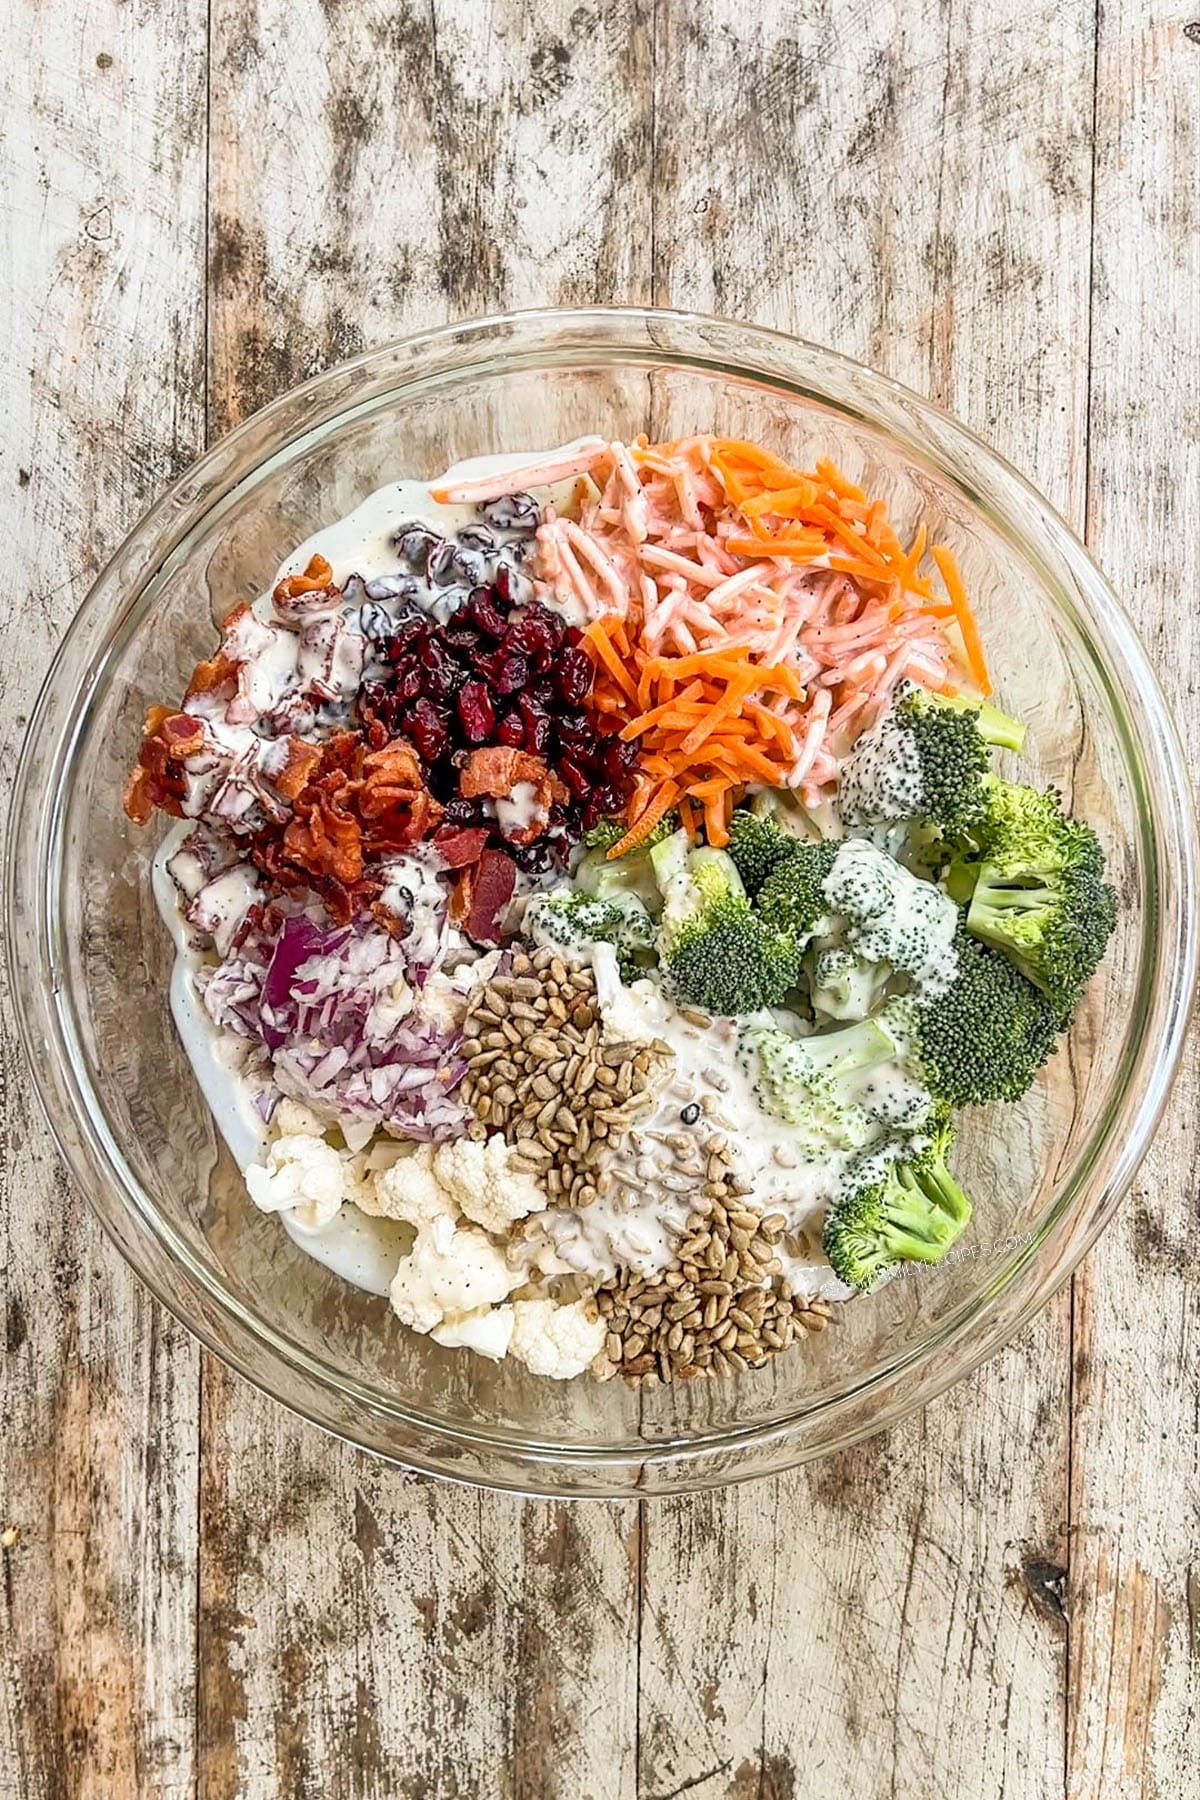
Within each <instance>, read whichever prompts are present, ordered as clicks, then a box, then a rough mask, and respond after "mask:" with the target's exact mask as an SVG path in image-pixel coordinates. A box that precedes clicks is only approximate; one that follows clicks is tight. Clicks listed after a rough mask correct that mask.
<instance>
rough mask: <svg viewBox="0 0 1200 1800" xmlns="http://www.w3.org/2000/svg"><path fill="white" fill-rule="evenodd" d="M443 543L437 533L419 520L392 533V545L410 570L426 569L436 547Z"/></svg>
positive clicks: (411, 521) (412, 521)
mask: <svg viewBox="0 0 1200 1800" xmlns="http://www.w3.org/2000/svg"><path fill="white" fill-rule="evenodd" d="M441 542H442V540H441V538H439V536H438V534H437V532H436V531H431V530H430V529H429V527H428V525H422V524H421V523H420V521H419V520H415V519H414V520H410V522H409V523H408V524H407V525H401V526H400V528H399V530H397V531H394V532H393V533H392V543H393V544H394V545H395V547H396V549H397V550H398V551H399V553H400V555H401V556H402V557H403V559H404V561H405V562H406V563H408V565H409V567H410V568H413V569H422V570H423V569H424V568H425V565H426V563H427V562H428V560H429V556H430V554H431V552H432V551H433V549H434V548H435V546H436V545H438V544H440V543H441Z"/></svg>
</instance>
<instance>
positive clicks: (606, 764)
mask: <svg viewBox="0 0 1200 1800" xmlns="http://www.w3.org/2000/svg"><path fill="white" fill-rule="evenodd" d="M637 758H638V747H637V743H636V742H635V741H631V742H629V743H625V742H624V740H623V739H621V738H619V737H610V738H605V739H604V749H603V752H602V753H601V756H600V765H601V767H602V768H603V770H604V773H605V774H606V775H607V777H608V779H609V780H610V781H621V780H623V779H624V777H625V776H626V775H628V773H629V771H630V770H631V769H632V768H633V765H634V763H635V762H636V761H637Z"/></svg>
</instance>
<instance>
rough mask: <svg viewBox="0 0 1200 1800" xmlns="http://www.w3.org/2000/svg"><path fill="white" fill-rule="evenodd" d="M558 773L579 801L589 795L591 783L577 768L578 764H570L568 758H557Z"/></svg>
mask: <svg viewBox="0 0 1200 1800" xmlns="http://www.w3.org/2000/svg"><path fill="white" fill-rule="evenodd" d="M558 773H559V774H560V775H561V776H562V778H563V780H564V781H565V782H566V784H567V786H568V787H569V788H570V790H571V792H572V793H573V794H575V795H576V796H577V797H578V798H579V799H581V800H582V799H583V797H584V795H585V794H590V793H591V791H592V783H591V781H590V780H589V778H588V777H587V776H586V775H585V774H584V772H583V770H582V769H581V768H580V767H579V764H578V763H574V762H572V761H571V758H570V757H569V756H560V757H559V759H558Z"/></svg>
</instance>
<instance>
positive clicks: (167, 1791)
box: [0, 0, 205, 1800]
mask: <svg viewBox="0 0 1200 1800" xmlns="http://www.w3.org/2000/svg"><path fill="white" fill-rule="evenodd" d="M204 40H205V20H204V9H203V6H199V7H197V6H196V5H194V4H192V3H191V0H153V3H150V4H146V5H144V6H141V7H139V8H137V9H131V8H129V7H126V6H124V5H120V4H117V3H116V0H97V4H96V5H94V6H91V7H89V8H88V9H87V11H86V14H85V13H82V12H81V11H80V9H79V8H78V7H77V6H75V5H73V4H71V3H70V0H49V3H48V4H45V5H41V6H38V7H36V8H35V7H32V6H28V7H22V8H18V9H14V10H13V11H11V12H10V14H9V28H8V36H7V39H6V46H5V50H6V54H5V58H4V66H3V70H2V71H0V87H2V88H3V95H4V97H3V103H2V108H3V117H4V121H5V125H4V134H5V140H6V141H5V154H6V171H7V176H6V180H5V182H4V184H3V196H2V198H0V207H2V208H3V224H2V227H0V229H2V231H3V237H4V241H5V243H6V245H7V246H8V247H9V250H10V259H9V260H8V262H7V263H6V273H5V284H4V300H5V307H6V313H7V317H6V323H5V330H4V332H3V348H2V349H0V396H2V397H0V408H2V410H3V415H4V418H5V421H6V430H5V442H4V449H3V454H2V458H0V470H2V474H0V482H2V491H3V494H4V503H5V508H6V518H7V525H8V529H7V534H6V542H7V545H8V555H9V562H10V567H13V568H15V569H16V570H17V571H19V573H18V575H17V578H16V580H15V582H13V581H10V584H9V590H8V593H7V594H6V597H5V598H6V602H7V604H6V606H5V608H4V615H3V618H2V620H0V631H2V633H3V639H2V641H3V652H4V653H3V655H2V656H0V713H2V716H3V748H2V751H0V758H2V762H3V768H4V771H5V775H6V777H10V776H11V772H12V769H13V766H14V763H15V756H16V747H17V743H18V741H19V735H20V734H19V729H18V728H19V726H20V725H21V724H23V722H24V715H25V713H26V712H27V711H28V709H29V706H30V704H31V701H32V698H33V695H34V693H35V691H36V687H37V684H38V682H39V680H40V679H41V676H42V673H43V672H44V669H45V666H46V663H47V661H48V659H49V655H50V651H51V648H52V646H53V644H54V642H55V640H56V639H57V638H58V636H59V634H60V633H61V631H62V629H63V627H64V625H65V624H66V623H67V621H68V620H69V619H70V617H71V614H72V612H73V611H74V609H75V608H76V606H77V605H78V604H79V601H80V600H81V599H82V597H83V593H84V591H85V589H86V586H87V583H88V582H89V580H90V579H91V578H92V576H94V575H95V573H96V572H97V570H98V568H99V566H100V565H101V564H102V563H103V562H104V560H105V559H106V558H107V556H108V555H109V554H110V552H111V551H112V550H113V549H115V547H116V545H117V544H118V543H119V541H120V539H121V537H122V536H123V535H124V533H125V532H126V531H127V530H128V529H129V527H130V526H131V525H132V524H133V523H134V521H135V520H136V518H137V516H138V514H139V513H140V512H141V511H142V510H143V509H144V507H145V506H146V505H148V504H149V502H150V500H151V499H152V498H153V497H154V496H155V495H156V494H157V492H158V491H159V490H160V489H161V488H162V487H163V486H164V485H165V483H166V482H167V481H168V480H169V479H170V478H171V477H172V475H174V474H175V473H177V472H178V470H179V469H180V468H181V467H183V466H184V465H185V464H186V463H187V462H188V461H190V460H191V458H192V457H193V456H194V455H195V454H196V452H197V450H198V449H199V448H200V445H201V442H202V438H203V385H202V381H201V368H202V347H203V281H202V274H203V259H204V250H203V218H204V152H203V132H204V67H205V63H204V55H205V52H204ZM10 1017H11V1015H10V1010H9V1008H8V1007H7V1005H0V1057H2V1072H3V1109H4V1125H3V1130H4V1141H5V1146H6V1154H5V1156H4V1159H3V1176H2V1177H0V1180H2V1182H3V1198H2V1200H0V1294H2V1300H0V1310H2V1311H3V1314H4V1327H5V1330H4V1352H3V1390H4V1406H3V1421H4V1428H3V1431H2V1432H0V1530H5V1529H8V1530H10V1531H14V1532H15V1533H16V1534H17V1535H16V1538H15V1541H14V1542H13V1543H12V1544H11V1546H10V1547H7V1548H5V1549H4V1550H2V1551H0V1559H2V1564H3V1567H2V1591H0V1794H3V1795H4V1796H5V1797H6V1800H52V1797H53V1800H59V1797H60V1796H62V1797H63V1800H66V1797H67V1796H88V1797H94V1800H113V1797H114V1796H116V1795H134V1794H142V1793H154V1794H156V1795H163V1796H172V1797H174V1796H178V1797H180V1800H182V1797H183V1796H185V1795H189V1794H191V1793H192V1791H193V1773H194V1762H193V1748H194V1744H193V1734H194V1709H193V1683H194V1655H193V1653H194V1633H195V1560H194V1555H195V1529H196V1475H197V1464H196V1416H197V1396H198V1358H197V1355H196V1351H195V1348H194V1346H193V1345H192V1343H191V1342H190V1340H189V1339H188V1338H187V1337H186V1335H185V1334H184V1333H183V1332H182V1331H181V1330H179V1329H178V1328H177V1327H176V1326H175V1325H174V1324H173V1323H172V1321H171V1320H170V1319H169V1318H168V1317H167V1315H166V1314H165V1313H162V1312H161V1311H159V1309H158V1308H157V1307H156V1306H155V1305H154V1304H153V1303H152V1302H151V1301H150V1300H149V1298H148V1296H147V1295H146V1294H145V1292H144V1291H143V1290H142V1289H141V1288H140V1287H139V1286H138V1284H137V1283H136V1282H135V1281H134V1279H133V1277H132V1276H131V1275H130V1274H129V1273H128V1272H127V1271H126V1269H125V1267H124V1265H123V1264H122V1262H121V1260H120V1258H119V1257H118V1256H117V1254H116V1252H115V1251H114V1250H112V1249H111V1248H110V1247H109V1246H108V1244H107V1243H105V1242H104V1240H103V1238H102V1236H101V1234H100V1231H99V1228H98V1227H97V1226H96V1225H95V1224H94V1223H93V1221H92V1219H91V1216H90V1214H88V1213H87V1212H86V1210H85V1209H84V1208H83V1205H82V1203H81V1201H80V1198H79V1196H78V1195H77V1194H75V1193H74V1192H73V1191H72V1190H71V1188H70V1187H69V1185H68V1183H67V1180H66V1177H65V1174H64V1172H63V1170H62V1169H61V1167H60V1165H59V1164H58V1161H57V1158H56V1157H55V1154H54V1152H53V1148H52V1146H51V1143H50V1140H49V1134H48V1133H47V1131H46V1129H45V1126H44V1124H43V1122H42V1119H41V1117H40V1115H39V1113H38V1111H37V1109H36V1107H35V1105H34V1102H33V1099H32V1096H31V1094H30V1091H29V1086H28V1083H27V1079H26V1075H25V1070H24V1065H23V1062H22V1059H21V1057H20V1055H19V1052H18V1049H17V1045H16V1042H15V1037H14V1034H13V1031H12V1028H11V1024H10Z"/></svg>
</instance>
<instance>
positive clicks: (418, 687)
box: [395, 662, 429, 700]
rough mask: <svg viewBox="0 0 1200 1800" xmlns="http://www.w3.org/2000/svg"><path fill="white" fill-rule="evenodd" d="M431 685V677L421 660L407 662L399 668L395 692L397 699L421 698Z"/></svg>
mask: <svg viewBox="0 0 1200 1800" xmlns="http://www.w3.org/2000/svg"><path fill="white" fill-rule="evenodd" d="M428 686H429V677H428V675H427V674H426V673H425V670H424V669H423V668H422V667H421V665H420V663H419V662H410V663H406V664H405V666H404V667H403V668H402V669H397V671H396V679H395V694H396V698H397V700H419V699H420V697H421V695H422V694H423V693H424V692H425V691H426V689H427V687H428Z"/></svg>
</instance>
